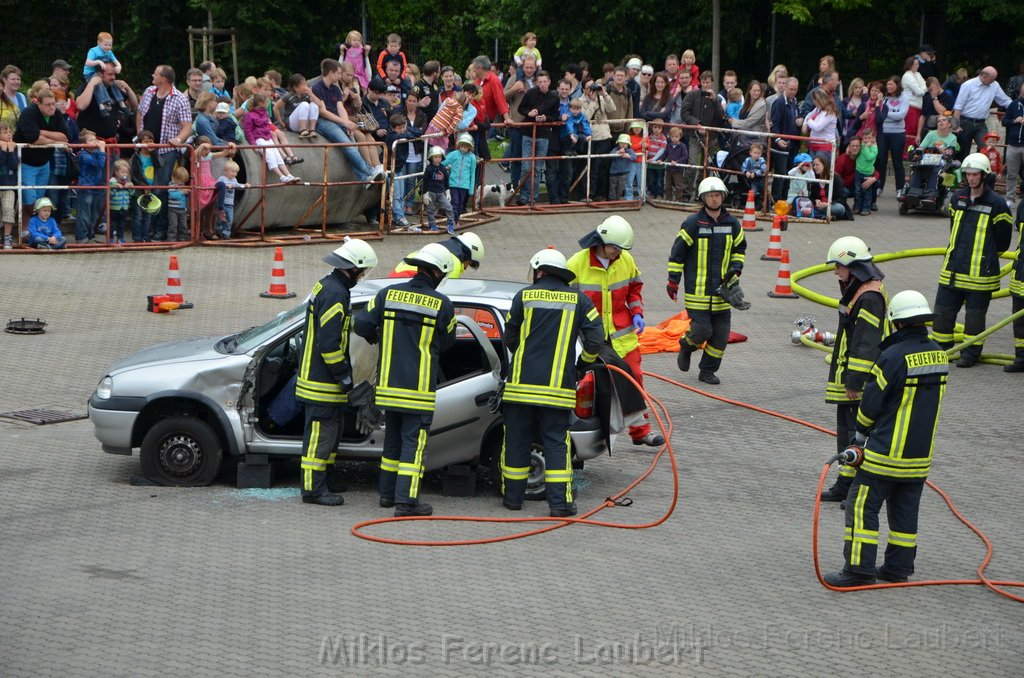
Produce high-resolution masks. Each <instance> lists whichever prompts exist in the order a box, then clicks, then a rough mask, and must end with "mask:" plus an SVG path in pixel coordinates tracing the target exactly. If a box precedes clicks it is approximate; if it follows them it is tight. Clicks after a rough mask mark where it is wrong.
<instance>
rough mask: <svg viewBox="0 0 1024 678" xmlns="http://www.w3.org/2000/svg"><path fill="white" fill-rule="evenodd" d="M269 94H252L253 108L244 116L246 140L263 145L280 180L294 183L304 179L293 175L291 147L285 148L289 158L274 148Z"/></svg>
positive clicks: (266, 157)
mask: <svg viewBox="0 0 1024 678" xmlns="http://www.w3.org/2000/svg"><path fill="white" fill-rule="evenodd" d="M266 104H267V95H266V94H263V93H261V92H260V93H256V94H253V95H252V107H251V109H252V110H249V111H247V112H246V114H245V116H244V117H243V118H242V129H243V130H244V131H245V138H246V140H247V141H248V142H249V143H250V144H253V145H255V146H261V147H263V148H262V151H261V152H262V154H263V157H264V159H265V160H266V163H267V167H268V168H269V169H270V170H271V171H272V172H273V173H274V174H276V175H277V177H278V180H279V181H280V182H281V183H283V184H292V183H296V182H299V181H302V180H301V179H299V178H298V177H296V176H293V175H292V173H291V171H290V170H289V169H288V165H291V164H292V163H294V162H296V160H295V156H294V154H290V153H291V151H290V149H284V150H285V151H286V154H290V155H288V157H287V158H282V157H281V151H279V150H278V149H277V148H274V138H273V130H272V128H271V124H270V118H269V117H267V109H266Z"/></svg>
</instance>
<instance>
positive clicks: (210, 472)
mask: <svg viewBox="0 0 1024 678" xmlns="http://www.w3.org/2000/svg"><path fill="white" fill-rule="evenodd" d="M222 457H223V452H222V450H221V446H220V440H219V439H218V438H217V433H216V432H215V431H214V430H213V428H212V427H211V426H210V425H209V424H207V423H206V422H205V421H203V420H202V419H197V418H196V417H187V416H178V417H167V418H165V419H161V420H160V421H158V422H157V423H156V424H154V425H153V427H152V428H151V429H149V431H148V432H147V433H146V436H145V437H144V438H143V439H142V454H141V455H140V459H141V462H142V474H143V475H144V476H146V477H147V478H149V479H150V480H153V481H156V482H158V483H160V484H162V485H168V486H171V487H200V486H203V485H209V484H210V483H211V482H213V479H214V478H216V477H217V472H218V471H219V470H220V465H221V459H222Z"/></svg>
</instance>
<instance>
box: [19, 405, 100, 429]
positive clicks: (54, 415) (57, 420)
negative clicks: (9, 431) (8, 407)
mask: <svg viewBox="0 0 1024 678" xmlns="http://www.w3.org/2000/svg"><path fill="white" fill-rule="evenodd" d="M0 417H3V418H4V419H17V420H18V421H27V422H29V423H31V424H35V425H37V426H44V425H46V424H61V423H63V422H65V421H76V420H78V419H88V418H89V415H87V414H82V413H80V412H68V411H66V410H43V409H38V410H17V411H15V412H0Z"/></svg>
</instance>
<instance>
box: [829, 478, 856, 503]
mask: <svg viewBox="0 0 1024 678" xmlns="http://www.w3.org/2000/svg"><path fill="white" fill-rule="evenodd" d="M852 484H853V478H847V477H845V476H839V478H838V479H837V480H836V482H835V484H834V485H833V486H832V487H830V488H828V489H827V490H825V491H823V492H822V493H821V500H822V501H844V500H845V499H846V495H847V494H849V493H850V485H852Z"/></svg>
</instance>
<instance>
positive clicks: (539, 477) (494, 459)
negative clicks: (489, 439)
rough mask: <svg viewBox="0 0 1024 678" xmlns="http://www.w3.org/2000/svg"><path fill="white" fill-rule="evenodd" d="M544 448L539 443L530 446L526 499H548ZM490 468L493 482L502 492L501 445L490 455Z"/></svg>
mask: <svg viewBox="0 0 1024 678" xmlns="http://www.w3.org/2000/svg"><path fill="white" fill-rule="evenodd" d="M545 467H546V464H545V462H544V450H542V449H541V447H540V446H539V445H537V444H534V445H533V446H532V447H531V448H530V476H529V478H527V480H526V500H527V501H542V500H544V499H547V496H548V495H547V490H546V488H545V486H544V469H545ZM488 470H489V472H490V476H491V483H493V484H494V487H495V488H496V489H497V492H498V494H501V447H500V446H499V447H498V448H497V449H496V450H494V452H493V454H491V456H490V461H489V465H488Z"/></svg>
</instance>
